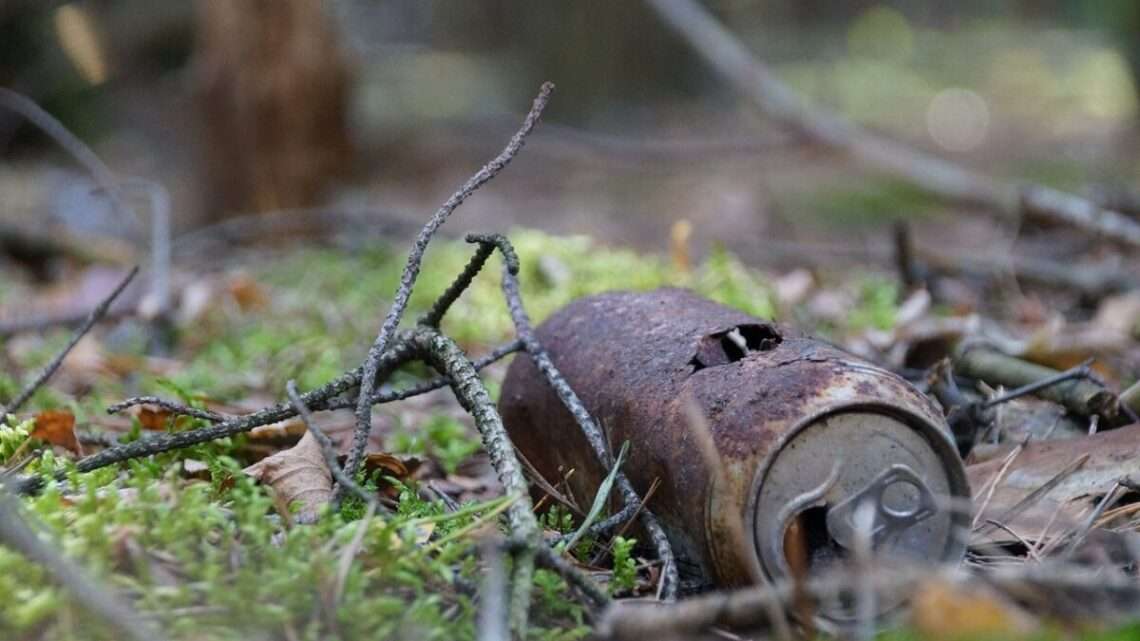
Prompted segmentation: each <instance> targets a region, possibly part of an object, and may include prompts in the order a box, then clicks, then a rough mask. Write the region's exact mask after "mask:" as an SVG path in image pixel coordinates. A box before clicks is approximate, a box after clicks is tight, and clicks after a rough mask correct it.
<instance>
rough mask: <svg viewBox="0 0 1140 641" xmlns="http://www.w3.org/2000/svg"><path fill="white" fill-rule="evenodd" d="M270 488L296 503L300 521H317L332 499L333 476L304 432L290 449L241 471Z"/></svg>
mask: <svg viewBox="0 0 1140 641" xmlns="http://www.w3.org/2000/svg"><path fill="white" fill-rule="evenodd" d="M243 471H244V472H245V473H246V474H248V475H250V476H252V477H253V478H255V479H257V480H258V481H261V482H262V483H264V484H266V485H268V486H269V487H271V488H273V491H274V492H276V493H277V496H278V497H280V498H281V499H282V500H283V501H284V502H285V503H287V504H290V505H292V504H293V503H297V504H298V510H297V512H296V515H297V519H298V520H299V521H302V522H304V521H311V520H313V519H315V518H316V516H317V513H318V512H319V511H320V509H321V508H322V507H324V506H325V505H327V504H328V503H329V501H331V500H332V474H331V473H330V472H329V468H328V465H326V464H325V459H324V456H323V454H322V453H321V446H320V444H319V443H317V440H316V438H314V437H313V435H312V434H311V433H308V432H306V433H305V435H304V436H303V437H301V440H300V441H298V442H297V444H296V445H294V446H293V447H291V448H289V449H287V450H283V451H281V452H278V453H276V454H274V455H273V456H270V457H268V458H265V459H262V460H260V461H258V462H257V463H254V464H253V465H250V466H249V467H247V468H245V470H243Z"/></svg>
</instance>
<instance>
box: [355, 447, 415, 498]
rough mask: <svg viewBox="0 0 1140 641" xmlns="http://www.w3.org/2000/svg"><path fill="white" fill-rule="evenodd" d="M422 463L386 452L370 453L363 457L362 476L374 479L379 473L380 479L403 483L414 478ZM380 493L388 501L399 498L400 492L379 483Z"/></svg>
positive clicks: (411, 457) (412, 457) (408, 457)
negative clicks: (385, 478)
mask: <svg viewBox="0 0 1140 641" xmlns="http://www.w3.org/2000/svg"><path fill="white" fill-rule="evenodd" d="M422 463H423V461H421V460H420V459H418V458H416V457H414V456H406V457H400V456H396V455H394V454H389V453H387V452H370V453H369V454H367V455H366V456H365V457H364V474H365V477H366V478H369V479H371V478H374V477H375V473H376V472H379V473H380V476H381V478H383V477H391V478H394V479H396V480H397V481H400V482H405V481H407V480H408V479H410V478H412V477H413V476H415V474H416V472H417V471H418V470H419V469H420V466H421V465H422ZM380 485H381V486H382V487H381V488H380V491H381V492H382V493H383V494H384V496H387V497H388V498H390V499H396V498H399V496H400V491H399V490H398V489H397V488H396V487H395V486H393V485H392V484H391V483H381V484H380Z"/></svg>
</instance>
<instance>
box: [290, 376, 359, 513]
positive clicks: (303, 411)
mask: <svg viewBox="0 0 1140 641" xmlns="http://www.w3.org/2000/svg"><path fill="white" fill-rule="evenodd" d="M285 394H286V395H287V396H288V397H289V402H290V403H291V404H292V405H293V409H294V410H296V411H297V415H298V416H300V417H301V422H302V423H304V424H305V429H307V430H309V433H310V434H312V435H313V438H315V439H316V440H317V444H318V445H320V446H321V454H322V455H323V456H324V457H325V465H327V466H328V468H329V473H331V474H332V477H333V478H334V479H336V482H337V483H340V484H341V485H342V486H343V487H344V488H345V489H347V490H348V491H349V492H352V493H353V494H354V495H355V496H356V497H357V498H359V499H360V500H361V501H364V504H365V505H372V504H373V503H375V502H376V498H375V497H373V496H371V495H370V494H368V492H367V491H366V490H365V489H364V488H362V487H360V486H359V485H357V484H356V481H353V480H352V479H350V478H349V477H348V476H347V475H345V473H344V470H343V469H341V467H340V464H339V463H337V461H336V450H335V449H333V444H332V441H331V440H329V437H328V435H327V434H325V433H324V432H322V431H321V429H320V428H319V427H317V424H316V422H315V421H313V414H312V412H310V411H309V408H308V407H307V406H306V405H305V402H304V401H302V400H301V396H300V395H299V394H297V383H296V382H295V381H293V380H290V381H289V382H287V383H285Z"/></svg>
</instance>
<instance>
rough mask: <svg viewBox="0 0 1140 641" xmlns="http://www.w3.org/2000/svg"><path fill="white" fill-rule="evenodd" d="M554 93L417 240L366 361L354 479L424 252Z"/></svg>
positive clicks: (541, 98)
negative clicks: (383, 370) (382, 373)
mask: <svg viewBox="0 0 1140 641" xmlns="http://www.w3.org/2000/svg"><path fill="white" fill-rule="evenodd" d="M553 91H554V85H553V84H552V83H549V82H547V83H543V85H542V88H541V89H539V92H538V96H537V97H536V98H535V99H534V104H533V105H531V108H530V112H529V113H527V115H526V118H525V119H524V120H523V124H522V127H521V128H520V129H519V130H518V131H517V132H516V133H515V135H514V136H512V137H511V140H510V142H508V143H507V146H506V147H505V148H504V149H503V151H502V152H501V153H500V154H499V155H498V156H496V157H495V158H494V159H492V160H491V162H489V163H487V164H486V165H484V166H483V168H482V169H480V170H479V171H477V172H475V175H473V176H471V178H469V179H468V180H467V182H466V183H464V184H463V186H462V187H460V188H459V190H458V191H456V192H455V193H454V194H452V195H451V197H450V198H448V199H447V202H445V203H443V206H441V207H440V208H439V209H438V210H437V211H436V212H435V214H433V215H432V217H431V218H430V219H429V220H428V222H427V224H426V225H424V228H423V229H422V230H420V233H419V235H418V236H417V237H416V240H415V242H414V244H413V245H412V251H411V252H410V253H409V254H408V262H407V264H406V265H405V266H404V272H403V274H402V275H401V276H400V286H399V287H398V288H397V289H396V295H395V297H394V298H393V299H392V306H391V307H390V308H389V309H388V314H387V316H385V317H384V322H383V324H382V325H381V326H380V332H379V334H377V335H376V340H375V341H374V342H373V343H372V347H371V348H369V350H368V356H367V358H366V359H365V361H364V370H363V373H362V377H361V381H360V391H359V393H358V394H357V400H356V430H355V431H354V433H353V439H352V450H351V451H350V452H349V455H348V461H347V462H346V463H345V472H346V473H347V474H348V475H349V476H350V477H351V476H354V475H355V474H356V470H357V468H358V467H359V466H360V460H361V458H362V457H363V456H364V448H365V446H366V445H367V443H368V433H369V432H370V431H371V429H372V393H373V392H374V391H375V389H376V384H377V381H376V374H377V373H378V371H379V364H380V359H381V357H382V356H383V354H384V351H385V350H386V349H388V345H389V343H391V341H392V337H393V336H394V335H395V333H396V327H397V326H398V325H399V324H400V319H401V317H402V316H403V314H404V309H405V308H406V307H407V305H408V299H409V297H411V295H412V286H413V285H414V284H415V282H416V277H417V276H419V273H420V263H421V262H422V261H423V256H424V251H426V250H427V246H428V243H429V242H431V238H432V236H433V235H435V232H436V230H438V229H439V228H440V226H441V225H443V223H444V222H446V221H447V219H448V217H449V216H451V213H452V212H453V211H455V209H456V208H457V207H459V205H461V204H462V203H463V201H465V200H467V198H468V197H470V196H471V194H473V193H475V191H476V190H477V189H479V188H480V187H482V186H483V185H484V184H486V183H487V182H488V181H490V180H491V179H492V178H494V177H495V176H496V175H498V173H499V172H500V171H502V170H503V168H504V167H506V166H507V164H508V163H510V162H511V159H512V158H514V157H515V154H517V153H518V152H519V150H520V149H522V146H523V143H524V142H525V141H526V137H527V136H528V135H530V132H531V131H532V130H534V126H535V125H536V124H537V123H538V118H539V116H541V115H542V111H543V109H545V108H546V103H547V102H548V101H549V100H550V94H551V92H553Z"/></svg>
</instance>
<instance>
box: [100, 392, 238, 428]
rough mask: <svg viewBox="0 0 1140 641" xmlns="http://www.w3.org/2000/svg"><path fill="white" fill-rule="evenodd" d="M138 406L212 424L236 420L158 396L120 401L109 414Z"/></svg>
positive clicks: (108, 411) (111, 407)
mask: <svg viewBox="0 0 1140 641" xmlns="http://www.w3.org/2000/svg"><path fill="white" fill-rule="evenodd" d="M137 405H154V406H155V407H158V408H161V409H164V410H166V411H168V412H170V413H171V414H177V415H180V416H192V417H194V418H200V419H202V420H204V421H210V422H211V423H221V422H222V421H228V420H231V419H233V418H235V417H233V416H230V415H228V414H221V413H218V412H214V411H212V410H207V409H202V408H200V407H190V406H189V405H185V404H183V403H178V402H175V401H170V400H167V399H164V398H161V397H158V396H135V397H132V398H128V399H127V400H125V401H119V402H118V403H115V404H114V405H110V406H108V407H107V413H108V414H118V413H119V412H122V411H123V410H125V409H129V408H132V407H135V406H137Z"/></svg>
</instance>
